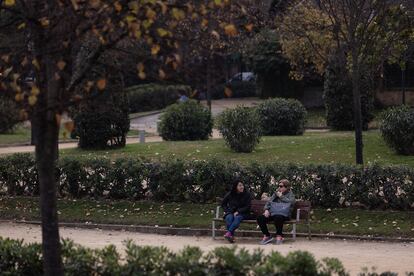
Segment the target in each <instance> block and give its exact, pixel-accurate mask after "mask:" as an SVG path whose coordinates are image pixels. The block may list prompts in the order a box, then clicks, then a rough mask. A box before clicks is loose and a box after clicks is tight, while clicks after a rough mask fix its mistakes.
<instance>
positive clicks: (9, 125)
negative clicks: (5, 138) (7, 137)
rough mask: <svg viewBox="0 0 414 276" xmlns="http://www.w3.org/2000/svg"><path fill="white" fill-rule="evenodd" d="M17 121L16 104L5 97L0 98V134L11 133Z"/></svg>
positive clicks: (17, 111)
mask: <svg viewBox="0 0 414 276" xmlns="http://www.w3.org/2000/svg"><path fill="white" fill-rule="evenodd" d="M19 121H20V120H19V110H18V108H17V105H16V103H15V102H14V101H13V100H11V99H9V98H7V97H5V96H0V133H9V132H11V131H13V129H14V127H15V126H16V125H17V124H18V123H19Z"/></svg>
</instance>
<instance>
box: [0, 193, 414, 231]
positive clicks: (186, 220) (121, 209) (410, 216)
mask: <svg viewBox="0 0 414 276" xmlns="http://www.w3.org/2000/svg"><path fill="white" fill-rule="evenodd" d="M215 206H216V205H215V204H191V203H154V202H148V201H136V202H131V201H109V200H101V201H95V200H89V199H85V200H69V199H61V200H59V202H58V209H59V219H60V221H62V222H92V223H109V224H125V225H132V224H133V225H153V226H154V225H159V226H174V227H190V228H200V227H202V228H209V227H210V226H211V218H212V217H213V210H215ZM0 219H19V220H20V219H26V220H39V219H40V215H39V208H38V198H23V197H18V198H6V197H3V198H0ZM311 227H312V232H313V233H335V234H350V235H374V236H389V237H400V236H401V237H411V238H414V212H406V211H405V212H402V211H400V212H396V211H395V212H394V211H368V210H357V209H333V210H329V209H328V210H327V209H315V210H314V213H313V216H312V224H311ZM255 228H256V227H255V226H250V229H255ZM298 228H299V229H298V230H299V232H301V231H303V232H305V228H302V226H300V225H299V226H298ZM243 229H249V225H244V226H243Z"/></svg>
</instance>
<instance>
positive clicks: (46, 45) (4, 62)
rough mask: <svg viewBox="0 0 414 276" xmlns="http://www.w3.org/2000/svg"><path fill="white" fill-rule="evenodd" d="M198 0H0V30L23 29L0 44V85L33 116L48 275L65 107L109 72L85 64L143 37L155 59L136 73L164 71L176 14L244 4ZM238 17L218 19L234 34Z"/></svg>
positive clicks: (199, 17) (55, 264) (55, 251)
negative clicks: (18, 39)
mask: <svg viewBox="0 0 414 276" xmlns="http://www.w3.org/2000/svg"><path fill="white" fill-rule="evenodd" d="M202 2H203V3H200V1H194V2H193V1H178V0H177V1H167V0H161V1H155V0H116V1H112V0H88V1H85V0H59V1H55V0H0V16H1V18H4V17H7V22H5V23H2V25H1V26H0V27H1V28H0V33H10V35H11V36H12V37H14V36H17V35H18V34H20V35H21V36H20V37H23V39H24V42H25V43H22V44H18V45H19V47H15V46H16V45H17V44H16V45H14V46H13V47H11V46H6V47H4V48H1V49H0V55H1V58H0V73H1V74H0V82H1V83H0V88H1V90H2V91H14V92H15V99H16V101H17V102H19V104H20V105H21V111H20V114H21V117H22V118H23V119H27V118H30V119H31V122H32V128H33V129H34V133H35V141H34V142H35V146H36V150H35V155H36V164H37V169H38V175H39V183H40V207H41V208H40V210H41V217H42V247H43V259H44V274H45V275H62V274H63V269H62V260H61V257H60V256H61V255H60V240H59V228H58V216H57V206H56V201H57V200H56V175H55V162H56V160H57V158H58V133H59V127H60V120H61V117H62V114H63V112H65V111H66V110H67V108H68V107H69V106H71V105H74V104H77V103H79V102H80V101H82V100H84V99H91V97H93V95H90V94H89V93H88V91H90V90H91V88H96V89H97V90H98V91H103V90H105V88H106V86H107V76H106V75H105V74H102V75H93V78H92V77H91V74H89V72H90V70H91V68H93V67H94V66H95V65H97V64H98V63H99V60H100V59H101V58H102V57H103V56H105V54H106V53H108V51H113V50H116V49H119V50H122V48H123V47H120V46H121V45H122V44H123V43H124V41H125V40H137V41H142V42H143V43H145V44H146V45H147V47H148V48H149V49H150V52H151V56H152V58H151V59H150V60H151V62H152V63H156V64H157V65H158V66H157V69H156V70H155V69H152V71H150V70H148V68H149V66H147V65H148V61H146V60H142V61H140V62H138V64H137V65H136V68H137V74H138V76H139V77H140V78H142V79H144V78H146V77H147V76H148V75H150V74H151V73H155V74H156V75H157V76H158V77H159V78H161V79H164V78H166V77H167V76H168V73H169V72H170V71H174V70H176V68H177V67H178V65H179V64H180V60H181V58H180V56H179V54H178V51H177V50H178V49H179V48H180V44H179V43H178V42H177V41H176V40H175V32H176V30H177V26H178V24H179V22H180V21H181V20H184V19H186V18H187V17H191V18H192V21H191V24H194V25H198V24H201V23H200V22H202V21H203V19H204V16H205V10H206V9H207V10H209V9H214V10H217V11H220V10H226V9H244V7H243V5H242V4H240V3H233V2H231V1H229V0H214V1H207V0H206V1H202ZM238 25H239V24H237V23H236V22H231V18H227V19H226V20H225V21H223V22H222V24H221V25H220V26H219V27H220V28H221V29H222V30H224V31H225V33H228V34H229V35H232V34H233V33H234V32H235V31H236V32H237V29H238V28H239V26H238ZM243 25H244V24H242V25H241V26H243ZM226 30H227V31H226ZM229 30H231V31H229ZM91 41H93V42H94V43H93V46H91V45H90V43H89V42H91ZM152 68H154V67H152ZM153 71H155V72H153ZM103 72H105V71H103ZM31 76H33V78H31ZM29 78H31V81H30V82H29V81H28V79H29ZM79 86H81V87H83V89H78V88H79ZM68 125H70V124H68Z"/></svg>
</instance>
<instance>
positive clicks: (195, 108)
mask: <svg viewBox="0 0 414 276" xmlns="http://www.w3.org/2000/svg"><path fill="white" fill-rule="evenodd" d="M212 129H213V119H212V117H211V113H210V111H209V110H208V109H207V108H205V107H204V106H202V105H201V104H199V103H197V102H196V101H187V102H183V103H178V104H173V105H171V106H169V107H168V108H167V109H166V111H165V112H164V113H163V114H162V115H161V118H160V122H159V124H158V132H159V133H160V136H161V137H162V138H163V139H164V140H167V141H185V140H190V141H192V140H207V139H208V138H209V137H210V136H211V132H212Z"/></svg>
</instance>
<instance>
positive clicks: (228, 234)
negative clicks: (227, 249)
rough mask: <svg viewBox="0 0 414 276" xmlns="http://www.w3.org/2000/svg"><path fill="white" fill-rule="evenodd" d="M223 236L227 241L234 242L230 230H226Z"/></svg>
mask: <svg viewBox="0 0 414 276" xmlns="http://www.w3.org/2000/svg"><path fill="white" fill-rule="evenodd" d="M224 238H225V239H226V240H227V241H228V242H229V243H234V238H233V235H232V234H231V233H230V232H226V234H225V235H224Z"/></svg>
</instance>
